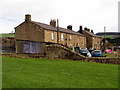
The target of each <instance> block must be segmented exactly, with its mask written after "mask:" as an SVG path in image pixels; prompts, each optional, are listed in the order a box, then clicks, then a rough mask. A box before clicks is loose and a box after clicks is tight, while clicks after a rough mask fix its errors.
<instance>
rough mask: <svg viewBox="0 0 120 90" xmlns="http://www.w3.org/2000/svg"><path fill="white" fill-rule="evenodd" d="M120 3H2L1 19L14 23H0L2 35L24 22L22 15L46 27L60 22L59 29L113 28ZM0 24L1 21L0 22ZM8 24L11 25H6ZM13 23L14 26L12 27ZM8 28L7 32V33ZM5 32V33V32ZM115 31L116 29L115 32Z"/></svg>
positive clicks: (49, 0) (48, 0)
mask: <svg viewBox="0 0 120 90" xmlns="http://www.w3.org/2000/svg"><path fill="white" fill-rule="evenodd" d="M118 1H119V0H3V1H1V3H0V4H1V5H0V6H1V7H0V10H1V11H2V13H0V17H4V18H9V19H12V20H15V21H17V22H12V21H11V22H10V21H7V20H2V25H0V26H1V27H0V30H2V31H0V33H1V32H10V31H11V30H13V28H14V26H17V25H18V24H19V23H21V22H22V21H24V15H25V14H31V15H32V20H34V21H38V22H43V23H47V24H49V21H50V19H59V21H60V22H59V23H60V26H61V27H64V28H66V27H67V25H69V24H71V25H73V29H74V30H75V31H77V30H78V29H79V25H83V27H85V26H87V27H88V28H90V29H93V30H94V32H101V31H104V30H103V27H104V26H106V27H108V30H107V31H109V30H111V29H110V28H112V27H116V30H114V31H117V24H118V7H117V5H118ZM0 21H1V19H0ZM8 23H9V24H10V25H8ZM13 23H14V24H13ZM6 28H7V29H6ZM4 29H6V30H4ZM114 29H115V28H114Z"/></svg>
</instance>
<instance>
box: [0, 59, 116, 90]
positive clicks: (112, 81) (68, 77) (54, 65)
mask: <svg viewBox="0 0 120 90" xmlns="http://www.w3.org/2000/svg"><path fill="white" fill-rule="evenodd" d="M2 63H3V64H2V69H3V70H2V71H3V76H2V79H3V82H2V86H3V88H118V65H112V64H100V63H89V62H80V61H71V60H47V59H30V58H26V59H25V58H24V59H22V58H14V57H3V58H2Z"/></svg>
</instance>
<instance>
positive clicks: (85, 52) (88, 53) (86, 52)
mask: <svg viewBox="0 0 120 90" xmlns="http://www.w3.org/2000/svg"><path fill="white" fill-rule="evenodd" d="M80 54H82V55H84V56H87V57H91V56H92V55H91V53H90V52H89V51H88V50H87V49H81V50H80Z"/></svg>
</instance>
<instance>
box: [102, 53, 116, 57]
mask: <svg viewBox="0 0 120 90" xmlns="http://www.w3.org/2000/svg"><path fill="white" fill-rule="evenodd" d="M103 56H107V57H117V53H106V54H103Z"/></svg>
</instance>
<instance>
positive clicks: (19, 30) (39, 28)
mask: <svg viewBox="0 0 120 90" xmlns="http://www.w3.org/2000/svg"><path fill="white" fill-rule="evenodd" d="M56 24H57V23H56V21H55V20H51V21H50V25H48V24H44V23H40V22H35V21H32V20H31V15H29V14H27V15H25V21H24V22H23V23H21V24H20V25H18V26H17V27H15V37H16V42H15V43H16V53H45V52H46V49H45V47H46V44H56V43H58V44H61V45H67V46H68V47H70V46H71V47H75V46H76V45H77V46H79V47H80V48H86V37H85V36H83V35H82V34H80V33H78V32H75V31H73V30H72V26H71V25H69V26H67V29H65V28H61V27H58V26H56Z"/></svg>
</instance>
